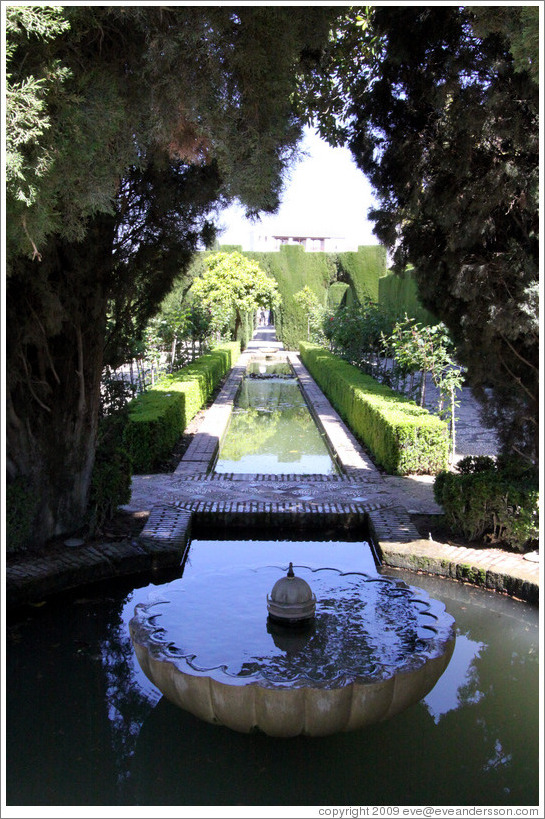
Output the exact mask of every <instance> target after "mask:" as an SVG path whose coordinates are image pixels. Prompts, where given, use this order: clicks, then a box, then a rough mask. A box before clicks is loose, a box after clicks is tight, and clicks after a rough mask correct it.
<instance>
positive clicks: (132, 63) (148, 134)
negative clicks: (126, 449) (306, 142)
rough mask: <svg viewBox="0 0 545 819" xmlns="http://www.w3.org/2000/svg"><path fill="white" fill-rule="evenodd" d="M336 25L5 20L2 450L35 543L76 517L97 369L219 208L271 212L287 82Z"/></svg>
mask: <svg viewBox="0 0 545 819" xmlns="http://www.w3.org/2000/svg"><path fill="white" fill-rule="evenodd" d="M335 14H336V12H335V11H334V10H332V9H328V8H325V7H324V8H319V7H312V8H301V9H298V8H282V7H278V8H277V7H248V6H241V7H240V8H236V9H235V8H231V7H228V6H214V5H200V6H186V5H184V6H181V5H174V6H161V7H159V6H155V5H149V6H141V5H136V6H116V5H110V6H104V5H92V4H91V5H65V6H59V7H52V6H43V5H39V4H36V5H34V6H31V7H28V6H21V7H13V9H11V8H10V9H9V10H8V15H7V16H8V17H9V24H8V26H7V31H6V34H7V43H6V54H7V57H8V65H7V73H8V85H9V87H8V95H9V118H10V119H9V122H10V124H11V132H10V134H9V140H8V142H9V149H10V158H9V162H10V166H9V180H10V184H9V189H8V190H7V197H6V205H7V208H6V210H7V216H8V218H7V220H6V225H7V230H6V246H7V256H8V258H7V268H8V274H9V278H8V284H7V292H6V296H7V298H6V302H7V303H8V307H7V315H6V318H7V325H8V329H7V334H8V336H9V338H10V348H9V352H8V354H7V359H6V376H7V377H6V382H7V390H8V392H9V399H8V401H9V407H10V419H11V420H10V423H9V425H8V432H7V441H6V450H7V462H8V464H9V471H10V479H14V478H16V477H17V476H25V477H26V478H28V480H30V481H31V482H32V484H33V486H34V487H35V493H36V494H37V495H39V496H40V499H41V503H40V507H39V515H37V516H36V520H35V524H34V528H35V538H36V540H35V542H36V543H38V542H43V541H44V540H45V539H47V537H49V536H51V535H52V534H56V533H58V532H60V531H65V530H66V531H71V530H72V528H73V526H74V521H75V520H81V519H83V518H84V515H85V503H86V499H87V497H88V494H89V493H88V490H89V481H90V476H91V468H90V465H91V464H92V463H93V460H94V447H95V440H96V434H97V425H98V412H99V405H100V394H99V391H100V375H101V372H102V369H103V366H104V365H109V366H113V367H115V366H117V365H119V364H120V363H121V362H123V361H127V360H128V358H130V357H131V353H132V350H133V349H134V344H135V342H140V341H141V340H142V337H143V333H144V330H145V328H146V326H147V325H148V322H149V321H150V319H151V318H152V317H153V315H154V313H155V312H156V311H157V306H158V305H159V304H160V303H161V302H162V301H163V299H164V298H165V296H166V294H167V293H168V292H169V289H170V288H171V286H172V283H173V282H174V280H175V279H176V278H177V277H178V276H179V275H180V273H182V274H183V273H184V272H185V270H186V269H187V267H188V265H189V263H190V260H191V258H192V256H193V254H194V253H195V251H196V250H197V248H202V247H210V246H211V245H212V243H213V241H214V238H215V228H214V225H213V221H214V220H215V219H216V217H217V214H218V212H219V211H220V209H221V208H222V207H223V206H225V205H226V204H227V203H229V202H230V201H232V200H233V199H235V198H237V199H239V201H240V202H241V203H242V204H243V206H244V207H245V208H246V210H247V212H248V213H249V214H254V215H255V214H256V213H257V212H259V211H262V210H264V211H267V212H272V211H274V210H275V208H276V207H277V205H278V202H279V194H280V190H281V186H282V175H283V172H284V170H285V169H286V167H287V166H288V164H289V163H290V161H291V160H292V158H293V157H294V155H295V153H296V151H297V145H298V142H299V140H300V137H301V134H302V128H303V123H302V121H301V120H300V119H299V118H298V117H297V115H296V113H295V111H294V104H293V99H294V93H295V90H296V85H297V81H298V78H299V77H300V76H301V75H304V74H305V73H306V72H307V71H308V70H310V69H311V68H312V66H313V65H314V64H315V63H316V60H317V59H319V52H320V47H321V45H322V44H323V43H324V42H326V41H327V35H328V28H329V21H330V19H331V18H332V16H334V15H335ZM10 140H11V141H10ZM40 259H41V261H40ZM127 353H128V354H129V355H128V356H127ZM52 441H53V442H55V446H53V445H52V443H51V442H52ZM59 463H60V464H62V467H61V468H59Z"/></svg>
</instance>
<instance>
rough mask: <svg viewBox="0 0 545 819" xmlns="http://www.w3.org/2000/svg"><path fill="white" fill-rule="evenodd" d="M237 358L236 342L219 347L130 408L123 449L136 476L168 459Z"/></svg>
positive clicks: (238, 350) (138, 399) (162, 383)
mask: <svg viewBox="0 0 545 819" xmlns="http://www.w3.org/2000/svg"><path fill="white" fill-rule="evenodd" d="M239 355H240V343H239V342H237V341H232V342H228V343H226V344H220V345H219V346H218V347H216V349H215V350H212V352H210V353H207V354H206V355H203V356H201V357H200V358H198V359H197V360H196V361H194V362H193V363H192V364H189V366H187V367H183V368H182V369H181V370H178V372H176V373H172V374H171V375H167V376H164V377H163V378H161V380H160V381H158V382H157V383H156V384H155V386H154V388H153V389H152V390H148V391H147V392H145V393H143V394H142V395H139V396H138V397H137V398H135V399H133V400H132V401H131V402H130V404H129V417H128V421H127V425H126V427H125V430H124V432H123V445H124V447H125V449H126V451H127V453H128V455H129V456H130V458H131V460H132V463H133V471H134V472H136V473H146V472H152V471H153V470H154V469H156V468H157V467H158V466H159V464H160V462H161V461H162V460H163V459H164V458H166V457H168V455H169V454H170V453H171V451H172V448H173V446H174V444H175V443H176V441H177V440H178V439H179V438H180V436H181V435H182V434H183V431H184V430H185V428H186V427H187V425H188V423H189V422H190V421H191V419H192V418H193V417H194V416H195V415H196V414H197V412H198V411H199V410H200V409H201V407H202V406H204V404H205V403H206V401H207V399H208V397H209V396H210V395H211V393H212V392H213V390H214V388H215V387H216V386H217V384H219V382H220V381H221V379H222V378H223V376H224V375H225V374H226V373H228V372H229V370H230V369H231V367H232V366H233V365H234V364H235V362H236V361H237V359H238V357H239Z"/></svg>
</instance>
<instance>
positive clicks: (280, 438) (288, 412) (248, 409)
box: [214, 361, 338, 475]
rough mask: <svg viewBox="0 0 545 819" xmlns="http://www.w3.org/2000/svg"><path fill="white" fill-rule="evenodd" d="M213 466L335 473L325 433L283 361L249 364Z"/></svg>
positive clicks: (228, 470)
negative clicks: (322, 431) (321, 430)
mask: <svg viewBox="0 0 545 819" xmlns="http://www.w3.org/2000/svg"><path fill="white" fill-rule="evenodd" d="M214 471H215V472H217V473H238V474H242V473H250V474H252V473H259V474H264V475H285V474H292V475H334V474H337V471H338V470H337V468H336V465H335V462H334V460H333V458H332V456H331V454H330V452H329V449H328V446H327V443H326V440H325V436H324V435H323V434H322V433H321V432H320V430H319V429H318V427H317V425H316V422H315V420H314V418H313V417H312V415H311V413H310V410H309V408H308V406H307V403H306V401H305V399H304V396H303V393H302V392H301V389H300V387H299V384H298V382H297V379H296V378H295V376H294V375H293V373H292V370H291V367H290V365H289V364H288V363H287V362H281V363H277V364H270V363H266V362H262V363H259V362H257V361H256V362H254V363H252V364H250V366H249V368H248V373H247V375H246V377H245V378H244V380H243V382H242V385H241V387H240V390H239V392H238V394H237V397H236V400H235V406H234V409H233V413H232V416H231V421H230V424H229V428H228V430H227V432H226V434H225V436H224V439H223V441H222V442H221V445H220V451H219V454H218V458H217V461H216V463H215V466H214Z"/></svg>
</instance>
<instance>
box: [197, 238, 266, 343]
mask: <svg viewBox="0 0 545 819" xmlns="http://www.w3.org/2000/svg"><path fill="white" fill-rule="evenodd" d="M204 268H205V269H204V272H203V273H202V275H200V276H198V277H197V278H196V279H195V281H194V282H193V286H192V288H191V296H192V298H193V299H194V300H195V301H196V302H197V303H200V304H202V305H204V306H206V307H210V308H211V309H212V313H213V315H214V316H215V317H216V321H217V322H218V330H220V332H226V331H228V329H229V326H230V325H234V331H233V336H234V338H238V336H239V332H240V328H241V325H242V321H243V317H244V315H247V314H253V313H255V311H256V310H257V309H258V307H267V308H270V309H274V308H275V307H278V306H279V304H280V293H279V292H278V285H277V283H276V281H275V280H274V279H272V278H271V277H270V276H267V274H266V273H264V271H263V270H261V268H260V267H259V265H258V264H257V262H254V261H251V260H250V259H247V258H246V257H245V256H243V255H242V253H238V252H237V251H235V252H234V253H213V254H212V255H210V256H208V257H207V259H206V261H205V265H204Z"/></svg>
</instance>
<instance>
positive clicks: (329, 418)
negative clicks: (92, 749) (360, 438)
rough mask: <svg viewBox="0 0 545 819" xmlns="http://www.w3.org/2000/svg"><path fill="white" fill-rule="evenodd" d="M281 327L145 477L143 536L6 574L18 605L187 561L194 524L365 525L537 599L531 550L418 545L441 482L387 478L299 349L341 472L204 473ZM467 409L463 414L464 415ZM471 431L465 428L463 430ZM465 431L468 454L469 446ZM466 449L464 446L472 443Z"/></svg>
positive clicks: (395, 546)
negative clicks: (168, 460) (167, 470)
mask: <svg viewBox="0 0 545 819" xmlns="http://www.w3.org/2000/svg"><path fill="white" fill-rule="evenodd" d="M273 339H274V330H270V329H265V330H261V331H259V333H258V334H256V339H255V340H254V341H253V342H251V344H250V345H249V348H248V350H247V352H246V353H244V354H243V355H242V356H241V358H240V359H239V361H238V362H237V365H235V368H233V371H232V372H231V374H230V376H229V378H228V379H227V381H226V384H225V385H224V389H223V390H222V391H221V392H220V395H219V396H218V399H217V401H216V402H215V404H214V405H213V406H212V407H211V408H210V409H209V410H207V412H206V413H205V416H204V419H203V422H202V423H201V425H200V432H199V433H197V434H196V435H195V437H194V439H193V442H194V445H193V444H192V445H191V446H190V447H189V448H188V450H187V452H186V457H185V458H184V459H183V460H182V462H181V463H180V465H179V466H178V468H177V469H176V471H175V472H174V473H173V474H171V475H137V476H135V477H134V479H133V488H132V498H131V503H130V504H128V505H127V506H126V507H124V508H126V509H128V510H130V511H142V510H146V509H149V510H150V517H149V520H148V522H147V524H146V526H145V527H144V530H143V531H142V534H141V536H140V538H139V540H138V541H134V540H133V541H130V542H128V541H127V542H122V543H103V544H100V545H99V546H97V545H95V546H83V547H80V548H77V549H69V548H67V549H66V550H65V551H63V552H61V553H59V554H55V555H50V556H49V557H48V558H47V559H41V558H39V557H33V558H32V560H22V561H21V562H20V563H17V564H13V563H12V564H10V565H9V566H7V567H6V589H7V593H8V603H9V605H18V604H22V603H27V602H32V601H36V600H41V599H43V597H45V596H47V595H48V594H53V593H56V592H58V591H61V590H63V589H66V588H70V587H74V586H77V585H81V584H82V583H89V582H94V581H96V580H101V579H106V578H111V577H115V576H119V575H122V574H130V573H136V572H143V571H150V570H153V569H154V568H160V567H167V566H168V567H176V566H179V565H180V563H181V561H182V558H183V554H184V552H185V549H186V547H187V543H188V540H189V537H190V531H191V524H192V522H195V524H196V525H197V524H198V523H201V522H206V523H211V522H214V523H215V524H217V525H219V526H228V527H233V526H241V527H243V528H244V527H248V526H258V527H259V526H261V525H267V526H271V525H272V526H273V527H277V528H282V527H288V528H289V529H294V528H295V529H299V528H304V529H307V528H314V527H315V526H316V527H317V528H322V529H323V528H324V527H325V526H328V525H330V524H333V525H335V526H336V527H341V528H349V529H351V530H353V529H354V528H356V527H358V528H359V527H362V528H365V529H367V531H368V534H369V536H370V539H371V541H372V543H373V545H374V547H375V549H376V551H378V552H379V555H380V556H381V559H382V561H383V564H384V565H386V566H389V567H397V568H408V569H411V570H413V571H414V570H421V571H427V572H431V573H434V574H440V575H443V576H445V577H452V578H455V579H457V580H464V581H467V582H471V583H476V584H478V585H481V586H484V587H486V588H490V589H495V590H497V591H501V592H506V593H509V594H512V595H515V596H517V597H520V598H521V599H524V600H528V601H530V602H535V603H537V599H538V595H539V577H540V567H539V563H538V562H529V561H527V560H525V559H524V557H523V556H522V555H515V554H509V553H505V552H503V551H502V550H499V549H464V548H461V547H456V546H448V545H445V544H438V543H434V542H433V541H429V542H428V541H425V540H420V539H419V534H418V531H417V530H416V528H415V527H414V526H413V524H412V523H411V520H410V516H409V510H410V511H412V512H424V513H427V514H429V513H437V512H441V511H442V510H441V508H440V507H438V506H437V504H435V502H434V501H433V492H432V486H433V480H432V479H429V476H414V477H415V480H412V479H411V478H396V477H393V476H383V475H381V474H380V473H379V472H378V470H377V469H376V468H375V467H374V465H373V464H372V462H371V461H370V459H369V458H368V456H367V455H366V453H365V452H364V451H363V450H362V449H361V447H360V446H359V444H358V442H357V441H356V440H355V439H354V438H353V436H352V435H351V433H350V432H349V431H348V430H347V429H346V428H345V427H344V424H342V421H341V420H340V419H339V418H338V416H337V414H336V413H335V411H334V410H333V408H332V407H331V405H330V404H329V402H328V401H327V399H325V397H324V396H323V395H322V393H321V392H320V391H319V388H318V387H317V385H316V384H315V383H314V382H313V380H312V379H311V377H310V375H309V374H308V372H306V371H305V369H304V368H303V367H302V365H301V364H300V361H299V360H298V357H297V355H296V354H292V353H290V354H289V360H290V362H291V364H292V367H293V368H294V370H295V371H296V374H297V375H298V377H299V379H300V381H301V384H302V386H303V389H304V394H305V397H306V399H307V402H309V404H310V405H311V406H312V407H313V412H314V414H315V416H316V417H317V419H318V422H319V424H321V426H322V428H323V429H324V431H325V432H326V434H327V435H328V437H329V438H330V444H331V446H332V448H333V449H336V450H337V451H338V455H339V459H340V460H341V462H342V463H343V466H344V469H345V473H346V474H344V475H334V476H332V475H317V476H306V475H255V474H251V475H239V474H236V475H235V474H233V475H225V474H222V475H215V474H213V473H212V474H207V471H208V469H209V466H210V465H211V463H212V461H213V458H214V457H215V454H216V451H217V447H218V445H219V442H220V440H221V438H222V435H223V432H224V430H225V428H226V426H227V424H228V422H229V415H230V412H231V408H232V402H233V399H234V396H235V395H236V391H237V389H238V387H239V385H240V381H241V380H242V377H243V375H244V372H245V370H246V366H247V363H248V361H249V360H250V358H251V357H252V355H254V354H255V353H261V354H266V353H267V355H272V354H274V352H275V351H278V350H280V349H281V345H280V344H279V343H278V342H275V341H274V340H273ZM462 412H463V409H462V408H460V414H462ZM464 418H465V421H466V422H467V427H468V429H469V427H471V437H466V438H465V440H466V441H469V442H470V443H469V444H467V446H468V447H469V453H468V454H477V453H479V454H482V453H486V454H494V441H493V440H491V438H490V436H488V435H486V434H485V435H484V436H483V433H482V429H481V427H480V425H479V424H478V421H477V414H476V411H475V409H474V408H473V409H471V410H469V411H466V412H465V416H464ZM462 428H463V425H462ZM460 430H461V426H460V425H459V439H458V440H459V451H461V450H462V444H461V441H462V440H464V439H463V435H462V434H460ZM464 448H465V445H464Z"/></svg>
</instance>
